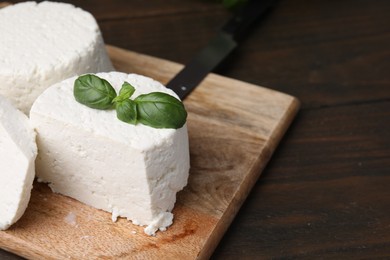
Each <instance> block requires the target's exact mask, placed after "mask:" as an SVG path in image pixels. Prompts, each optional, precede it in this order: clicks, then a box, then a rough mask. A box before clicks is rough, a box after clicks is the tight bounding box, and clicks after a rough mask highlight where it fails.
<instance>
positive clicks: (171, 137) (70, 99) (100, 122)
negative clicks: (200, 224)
mask: <svg viewBox="0 0 390 260" xmlns="http://www.w3.org/2000/svg"><path fill="white" fill-rule="evenodd" d="M97 76H99V77H101V78H104V79H106V80H107V81H108V82H110V83H111V85H113V87H114V88H115V89H116V91H117V93H118V92H119V89H120V88H121V86H122V83H123V82H124V81H127V82H129V83H130V84H131V85H133V86H134V87H135V89H136V91H135V93H134V94H133V96H132V99H133V98H135V97H137V96H138V95H140V94H145V93H149V92H154V91H160V92H165V93H168V94H170V95H173V96H176V95H175V93H174V92H173V91H172V90H170V89H167V88H165V87H164V86H163V85H161V84H160V83H159V82H157V81H154V80H152V79H150V78H147V77H144V76H140V75H135V74H130V75H128V74H125V73H120V72H110V73H98V74H97ZM75 79H76V77H73V78H70V79H67V80H65V81H62V82H60V83H58V84H55V85H53V86H52V87H50V88H48V89H47V90H46V91H45V92H44V93H43V94H42V95H41V96H40V97H39V98H38V99H37V100H36V102H35V103H34V105H33V106H32V108H31V113H30V120H31V123H32V125H33V126H34V127H35V128H36V131H37V133H38V137H37V143H38V147H39V155H38V158H37V162H36V163H37V176H38V177H39V179H40V180H41V181H43V182H48V183H49V186H50V187H51V189H52V190H53V191H54V192H58V193H61V194H64V195H67V196H70V197H72V198H75V199H77V200H79V201H81V202H83V203H85V204H88V205H90V206H93V207H95V208H98V209H102V210H105V211H108V212H112V219H113V220H114V221H115V220H116V219H117V217H118V216H121V217H126V218H128V219H129V220H132V222H133V223H134V224H137V225H143V226H147V227H146V228H145V232H146V233H147V234H149V235H153V234H154V233H155V232H156V231H157V230H158V229H160V230H164V229H165V228H166V227H167V226H169V225H171V224H172V219H173V215H172V213H171V210H172V209H173V207H174V204H175V201H176V193H177V192H178V191H179V190H181V189H183V187H184V186H185V185H186V184H187V179H188V172H189V148H188V134H187V126H186V125H184V126H183V127H182V128H180V129H177V130H176V129H155V128H151V127H149V126H145V125H142V124H137V125H131V124H127V123H124V122H122V121H120V120H118V119H117V116H116V112H115V109H111V110H97V109H92V108H89V107H87V106H84V105H82V104H80V103H78V102H77V101H76V100H75V98H74V96H73V84H74V81H75Z"/></svg>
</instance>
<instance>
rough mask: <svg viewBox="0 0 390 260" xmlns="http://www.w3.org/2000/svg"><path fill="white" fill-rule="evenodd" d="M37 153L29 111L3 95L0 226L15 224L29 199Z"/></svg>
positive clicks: (0, 100)
mask: <svg viewBox="0 0 390 260" xmlns="http://www.w3.org/2000/svg"><path fill="white" fill-rule="evenodd" d="M36 155H37V147H36V143H35V132H34V130H33V128H32V127H31V126H30V124H29V120H28V118H27V116H26V115H24V114H23V113H22V112H20V111H19V110H17V109H16V108H14V107H13V106H12V104H11V102H10V101H8V100H7V99H6V98H4V97H2V96H0V185H1V189H0V230H5V229H7V228H8V227H10V226H11V225H12V224H14V223H15V222H16V221H17V220H18V219H19V218H20V217H21V216H22V215H23V213H24V211H25V210H26V208H27V204H28V202H29V201H30V193H31V189H32V184H33V180H34V176H35V169H34V161H35V157H36Z"/></svg>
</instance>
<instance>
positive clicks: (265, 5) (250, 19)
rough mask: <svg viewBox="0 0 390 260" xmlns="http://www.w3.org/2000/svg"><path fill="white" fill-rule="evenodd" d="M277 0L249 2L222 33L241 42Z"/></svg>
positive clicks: (225, 26)
mask: <svg viewBox="0 0 390 260" xmlns="http://www.w3.org/2000/svg"><path fill="white" fill-rule="evenodd" d="M275 2H276V1H275V0H248V2H247V3H246V4H245V5H244V6H243V7H242V8H241V10H239V11H238V12H237V13H236V14H235V15H234V16H233V17H232V18H231V19H230V20H229V21H228V22H227V23H226V24H225V25H224V26H223V27H222V31H223V32H225V33H227V34H229V35H231V36H232V37H233V39H234V40H236V41H239V40H241V39H242V37H243V36H244V35H245V34H246V32H247V31H248V29H249V28H250V26H251V25H252V24H253V23H254V22H255V21H256V20H257V19H258V18H260V17H263V14H264V13H265V12H266V11H267V10H268V9H269V8H270V7H271V6H272V5H273V4H274V3H275Z"/></svg>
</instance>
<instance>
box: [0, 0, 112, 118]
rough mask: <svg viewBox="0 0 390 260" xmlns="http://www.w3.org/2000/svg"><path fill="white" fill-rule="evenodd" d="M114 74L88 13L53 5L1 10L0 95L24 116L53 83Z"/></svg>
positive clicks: (25, 4)
mask: <svg viewBox="0 0 390 260" xmlns="http://www.w3.org/2000/svg"><path fill="white" fill-rule="evenodd" d="M112 70H113V67H112V64H111V62H110V60H109V58H108V55H107V52H106V50H105V46H104V43H103V39H102V35H101V33H100V30H99V27H98V25H97V23H96V20H95V19H94V17H93V16H92V15H91V14H90V13H88V12H85V11H83V10H82V9H80V8H76V7H74V6H73V5H70V4H64V3H54V2H41V3H39V4H37V3H35V2H24V3H19V4H15V5H10V6H8V7H5V8H2V9H0V82H1V84H0V94H1V95H3V96H6V97H8V98H9V99H10V100H11V101H12V103H13V104H14V105H15V106H16V107H17V108H19V109H20V110H22V111H23V112H24V113H26V114H28V112H29V111H30V107H31V105H32V104H33V102H34V101H35V99H36V98H37V97H38V96H39V95H40V94H41V93H42V92H43V91H44V90H45V89H46V88H47V87H49V86H50V85H52V84H54V83H57V82H59V81H62V80H64V79H66V78H69V77H71V76H75V75H79V74H83V73H89V72H94V73H95V72H102V71H106V72H107V71H112Z"/></svg>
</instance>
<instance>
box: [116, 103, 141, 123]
mask: <svg viewBox="0 0 390 260" xmlns="http://www.w3.org/2000/svg"><path fill="white" fill-rule="evenodd" d="M115 109H116V116H117V117H118V119H119V120H121V121H123V122H126V123H129V124H133V125H135V124H136V123H137V104H136V103H135V102H134V101H133V100H131V99H125V100H123V101H120V102H117V103H116V104H115Z"/></svg>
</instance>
